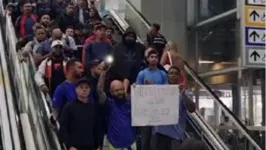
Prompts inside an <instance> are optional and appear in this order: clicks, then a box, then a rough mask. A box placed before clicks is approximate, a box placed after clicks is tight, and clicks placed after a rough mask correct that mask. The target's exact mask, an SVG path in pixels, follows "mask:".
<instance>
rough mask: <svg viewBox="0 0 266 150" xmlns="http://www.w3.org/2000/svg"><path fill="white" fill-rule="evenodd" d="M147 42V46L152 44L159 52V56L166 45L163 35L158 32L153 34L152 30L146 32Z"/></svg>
mask: <svg viewBox="0 0 266 150" xmlns="http://www.w3.org/2000/svg"><path fill="white" fill-rule="evenodd" d="M147 42H148V46H152V47H153V48H154V49H155V50H156V51H157V52H158V53H159V57H160V58H161V56H162V54H163V50H164V48H165V45H166V39H165V37H164V36H163V35H161V34H160V33H155V34H154V33H152V32H149V33H148V34H147Z"/></svg>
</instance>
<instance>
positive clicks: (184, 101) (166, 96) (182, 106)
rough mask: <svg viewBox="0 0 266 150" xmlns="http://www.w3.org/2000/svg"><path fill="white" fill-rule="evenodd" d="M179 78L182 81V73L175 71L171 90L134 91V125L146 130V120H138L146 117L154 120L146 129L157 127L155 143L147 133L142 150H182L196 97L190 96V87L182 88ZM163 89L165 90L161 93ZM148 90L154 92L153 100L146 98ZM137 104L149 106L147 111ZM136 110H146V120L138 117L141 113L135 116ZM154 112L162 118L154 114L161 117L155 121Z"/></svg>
mask: <svg viewBox="0 0 266 150" xmlns="http://www.w3.org/2000/svg"><path fill="white" fill-rule="evenodd" d="M179 77H180V70H179V69H178V68H176V67H171V68H170V69H169V71H168V82H169V83H170V85H169V86H168V88H166V87H167V86H161V87H160V86H155V85H154V87H152V86H150V87H147V86H146V89H145V86H143V89H141V90H140V91H139V92H138V91H137V88H134V89H133V91H132V109H133V110H132V114H133V115H132V117H133V118H132V123H133V125H136V126H145V122H143V121H145V120H147V119H142V120H139V119H138V118H144V117H145V116H148V119H150V120H151V122H148V123H146V125H154V127H153V136H152V140H151V139H150V138H149V137H148V136H149V135H148V133H147V132H146V133H145V134H146V135H144V137H145V139H143V138H142V142H143V143H142V150H149V149H150V148H151V147H152V149H153V150H174V149H178V148H180V146H181V143H182V140H183V139H184V137H185V134H184V133H185V126H186V124H185V123H186V118H187V110H188V111H189V112H194V111H195V104H194V102H193V101H192V96H191V95H190V92H189V91H188V90H187V89H186V87H185V86H184V85H179V86H178V84H179ZM156 87H157V88H156ZM177 87H178V88H177ZM160 88H161V90H158V89H160ZM148 89H150V93H149V94H150V95H151V96H150V97H148V95H149V94H148V95H147V94H146V91H147V90H148ZM165 89H168V91H164V90H165ZM135 90H136V91H135ZM136 92H138V93H137V94H138V95H139V96H140V97H143V99H141V98H135V94H136ZM145 94H146V95H145ZM160 95H161V96H160ZM160 97H161V98H160ZM174 97H175V98H174ZM173 98H174V99H173ZM138 99H141V100H143V101H148V102H149V104H144V103H145V102H142V103H141V102H140V100H138ZM135 101H138V102H140V103H141V104H142V105H145V106H146V108H147V109H144V108H145V106H140V105H138V104H137V105H138V106H135V104H136V103H135ZM166 102H167V103H166ZM133 103H135V104H133ZM140 103H139V104H140ZM155 104H158V105H155ZM159 105H161V106H159ZM134 108H138V109H137V110H139V109H140V108H143V109H142V110H141V111H140V113H141V114H142V115H143V116H138V112H134V111H135V109H134ZM154 108H157V111H158V110H159V114H158V112H153V113H157V115H156V116H157V117H156V116H155V118H152V116H153V115H152V113H149V112H150V111H153V109H154ZM165 108H166V109H168V110H167V111H166V114H165V111H164V110H165ZM175 110H176V111H175ZM161 112H162V113H161ZM135 113H136V114H135ZM156 119H157V120H156ZM135 121H136V122H135ZM149 123H150V124H149ZM145 128H146V127H145ZM150 140H151V141H152V142H151V143H152V144H151V145H152V146H150V145H149V143H150ZM143 146H145V147H143Z"/></svg>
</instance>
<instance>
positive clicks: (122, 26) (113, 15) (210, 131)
mask: <svg viewBox="0 0 266 150" xmlns="http://www.w3.org/2000/svg"><path fill="white" fill-rule="evenodd" d="M108 14H109V15H110V17H111V18H112V19H113V21H114V22H115V24H116V25H117V26H118V28H120V29H121V31H122V32H123V33H124V32H125V30H126V29H127V27H128V26H129V25H128V24H127V22H126V21H123V19H121V17H119V15H118V14H117V12H116V11H115V10H109V12H108ZM121 23H123V24H121ZM140 42H142V41H140ZM191 116H192V117H193V118H196V117H197V119H196V120H197V123H199V124H201V126H204V131H205V133H206V134H207V135H208V137H209V138H212V140H214V139H215V140H214V141H213V142H214V143H215V145H216V147H219V149H223V150H229V148H228V147H227V146H226V144H225V143H224V142H223V141H222V140H221V139H220V137H219V136H218V135H217V134H216V132H214V131H213V129H212V128H210V126H209V125H208V124H206V123H205V122H204V120H203V119H202V118H201V117H199V114H198V112H195V114H192V115H191Z"/></svg>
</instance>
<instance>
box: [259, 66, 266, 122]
mask: <svg viewBox="0 0 266 150" xmlns="http://www.w3.org/2000/svg"><path fill="white" fill-rule="evenodd" d="M260 81H261V104H262V123H261V125H262V126H265V117H266V116H265V115H266V114H265V70H261V71H260Z"/></svg>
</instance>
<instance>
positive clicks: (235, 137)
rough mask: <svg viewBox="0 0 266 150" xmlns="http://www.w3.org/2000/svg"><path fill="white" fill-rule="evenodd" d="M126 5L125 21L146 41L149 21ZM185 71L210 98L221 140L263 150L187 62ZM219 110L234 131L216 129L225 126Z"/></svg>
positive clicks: (212, 112)
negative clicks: (219, 118) (218, 112)
mask: <svg viewBox="0 0 266 150" xmlns="http://www.w3.org/2000/svg"><path fill="white" fill-rule="evenodd" d="M125 3H126V9H125V10H126V11H125V20H126V21H127V22H128V23H129V25H130V26H132V27H133V28H134V29H135V30H136V32H137V33H138V35H139V36H140V38H141V39H142V40H145V39H146V34H147V33H148V31H149V29H150V26H149V25H150V23H148V21H147V20H146V19H145V18H144V17H143V16H142V15H141V13H140V12H138V11H137V9H135V8H134V6H133V5H132V4H131V2H130V1H129V0H125ZM185 69H186V71H187V73H188V75H189V78H191V79H192V80H193V81H192V82H193V83H194V84H195V85H194V87H199V88H202V89H204V91H205V95H207V96H208V97H210V101H211V102H210V108H211V109H209V110H208V111H210V113H209V114H215V115H213V116H210V118H212V119H213V120H214V121H213V123H214V124H211V127H212V128H213V130H215V131H217V133H218V134H219V135H220V137H221V139H222V140H223V141H224V142H225V143H227V145H228V147H230V149H232V150H233V149H234V150H235V149H243V150H251V149H252V150H253V149H256V150H261V147H260V146H259V145H258V144H257V143H256V142H255V141H254V140H253V138H252V137H251V135H250V134H249V131H248V130H247V128H246V127H245V125H244V124H243V123H242V122H241V121H240V120H239V119H238V118H237V117H236V116H234V114H233V113H232V112H231V111H230V110H229V109H228V108H227V107H226V106H225V105H224V103H223V102H222V101H221V100H220V99H219V97H218V96H217V95H216V94H215V93H214V92H213V91H212V90H211V89H210V88H209V86H208V85H206V84H205V83H204V81H203V80H202V79H201V78H200V77H199V76H198V75H197V73H196V72H195V71H194V70H193V69H192V68H191V67H190V66H189V65H188V64H187V63H186V62H185ZM212 104H214V105H212ZM217 109H221V110H222V111H223V113H224V114H225V115H226V116H227V117H228V118H229V122H230V123H231V125H232V127H234V129H232V130H216V127H218V126H219V127H220V126H222V127H223V124H215V123H216V122H217V121H215V120H217V119H218V118H215V117H217V116H219V117H220V115H219V114H217V111H216V110H217ZM227 117H226V118H227ZM203 119H204V118H203ZM205 121H206V120H205ZM231 125H230V126H231ZM223 131H225V132H223Z"/></svg>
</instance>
